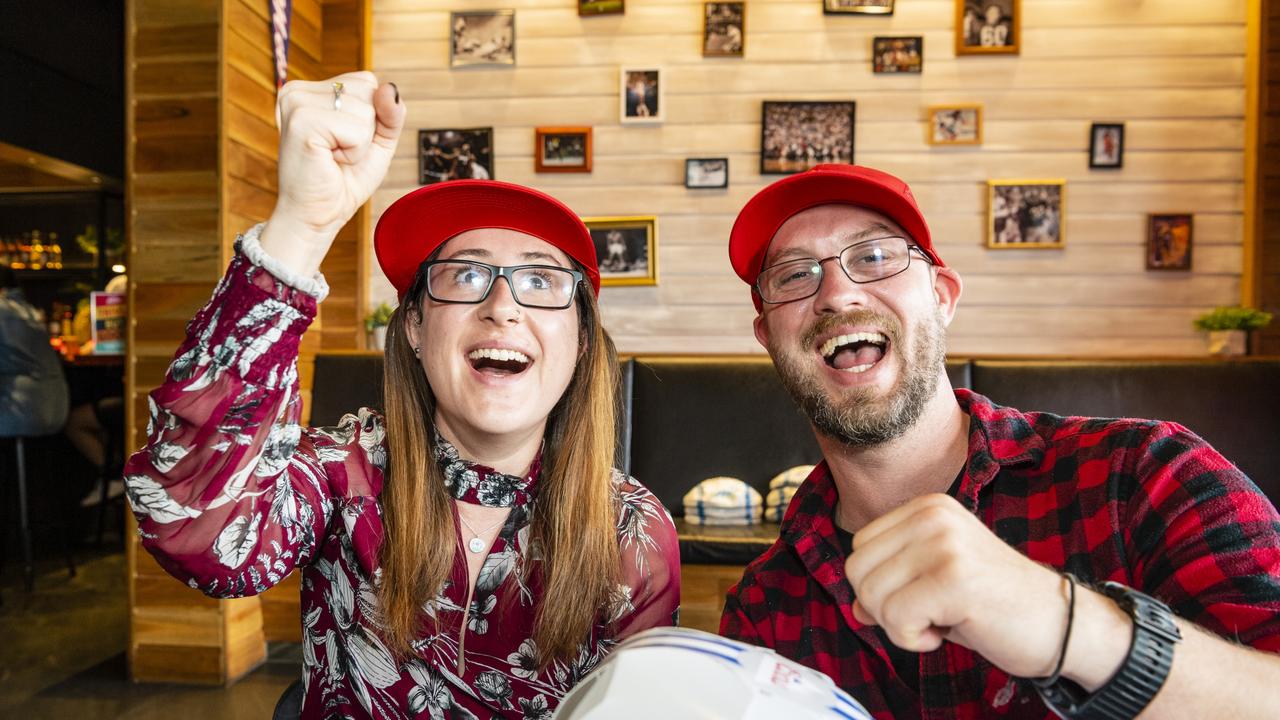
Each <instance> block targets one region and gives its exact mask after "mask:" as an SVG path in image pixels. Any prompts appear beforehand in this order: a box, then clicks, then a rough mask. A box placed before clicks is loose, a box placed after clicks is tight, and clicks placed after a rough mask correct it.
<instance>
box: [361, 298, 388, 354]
mask: <svg viewBox="0 0 1280 720" xmlns="http://www.w3.org/2000/svg"><path fill="white" fill-rule="evenodd" d="M393 312H395V308H393V307H391V306H390V305H388V304H387V303H385V302H382V303H378V307H376V308H374V309H373V312H371V313H369V314H368V315H366V316H365V318H364V329H365V331H366V332H368V333H369V335H370V337H371V338H372V344H373V348H374V349H375V350H377V351H378V352H383V351H385V350H386V349H387V324H388V323H390V322H391V313H393Z"/></svg>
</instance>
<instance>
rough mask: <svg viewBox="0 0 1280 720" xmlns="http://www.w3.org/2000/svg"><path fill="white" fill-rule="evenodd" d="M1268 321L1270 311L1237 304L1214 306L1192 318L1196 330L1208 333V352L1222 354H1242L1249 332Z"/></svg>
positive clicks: (1246, 347) (1263, 325) (1262, 326)
mask: <svg viewBox="0 0 1280 720" xmlns="http://www.w3.org/2000/svg"><path fill="white" fill-rule="evenodd" d="M1269 322H1271V313H1266V312H1263V311H1261V310H1256V309H1254V308H1247V307H1240V306H1239V305H1236V306H1223V307H1216V308H1214V309H1213V311H1212V312H1207V313H1205V314H1204V315H1201V316H1200V317H1198V318H1196V319H1195V320H1194V324H1195V326H1196V329H1197V330H1203V331H1205V332H1207V333H1209V354H1210V355H1223V356H1232V355H1244V354H1245V352H1246V350H1247V349H1248V339H1249V332H1250V331H1252V330H1258V329H1260V328H1264V327H1266V326H1267V323H1269Z"/></svg>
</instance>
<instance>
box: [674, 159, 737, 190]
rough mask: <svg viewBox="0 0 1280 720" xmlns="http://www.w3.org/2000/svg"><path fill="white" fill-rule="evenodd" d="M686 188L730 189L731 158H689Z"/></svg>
mask: <svg viewBox="0 0 1280 720" xmlns="http://www.w3.org/2000/svg"><path fill="white" fill-rule="evenodd" d="M684 186H685V187H687V188H690V189H702V188H727V187H729V158H727V157H718V158H688V159H687V160H685V161H684Z"/></svg>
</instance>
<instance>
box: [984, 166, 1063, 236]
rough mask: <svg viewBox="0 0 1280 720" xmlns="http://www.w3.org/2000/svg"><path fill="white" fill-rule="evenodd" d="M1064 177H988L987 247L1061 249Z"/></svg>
mask: <svg viewBox="0 0 1280 720" xmlns="http://www.w3.org/2000/svg"><path fill="white" fill-rule="evenodd" d="M1066 189H1067V182H1066V181H1065V180H988V181H987V247H989V248H1000V249H1010V248H1060V247H1063V241H1064V239H1065V233H1064V229H1065V228H1064V227H1063V218H1064V217H1066Z"/></svg>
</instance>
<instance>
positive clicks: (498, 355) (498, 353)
mask: <svg viewBox="0 0 1280 720" xmlns="http://www.w3.org/2000/svg"><path fill="white" fill-rule="evenodd" d="M467 360H468V361H470V362H471V367H472V368H473V369H475V370H476V371H477V372H483V373H489V374H492V375H519V374H520V373H522V372H524V371H525V370H528V369H529V366H530V365H532V364H533V361H532V360H530V359H529V356H528V355H525V354H524V353H522V352H520V351H518V350H501V349H498V348H479V349H476V350H472V351H471V352H469V353H467Z"/></svg>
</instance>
